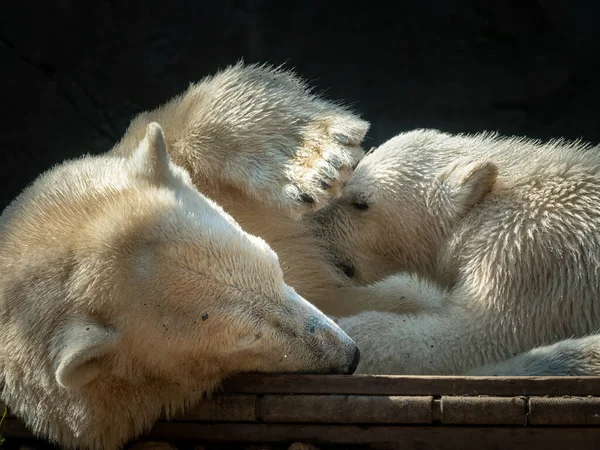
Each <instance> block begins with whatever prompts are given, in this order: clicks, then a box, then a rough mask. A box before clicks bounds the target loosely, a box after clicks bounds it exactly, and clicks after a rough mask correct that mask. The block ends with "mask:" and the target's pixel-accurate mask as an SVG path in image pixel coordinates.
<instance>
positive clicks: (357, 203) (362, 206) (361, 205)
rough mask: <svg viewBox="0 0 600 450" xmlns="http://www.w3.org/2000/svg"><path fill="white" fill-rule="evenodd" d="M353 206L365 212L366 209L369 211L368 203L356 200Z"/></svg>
mask: <svg viewBox="0 0 600 450" xmlns="http://www.w3.org/2000/svg"><path fill="white" fill-rule="evenodd" d="M352 206H354V207H355V208H356V209H360V210H363V211H364V210H365V209H369V205H367V203H366V202H364V201H362V200H356V201H355V202H354V203H352Z"/></svg>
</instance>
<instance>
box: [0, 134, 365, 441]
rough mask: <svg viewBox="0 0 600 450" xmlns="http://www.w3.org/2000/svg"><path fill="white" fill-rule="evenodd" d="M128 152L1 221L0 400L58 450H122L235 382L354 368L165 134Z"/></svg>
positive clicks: (40, 188)
mask: <svg viewBox="0 0 600 450" xmlns="http://www.w3.org/2000/svg"><path fill="white" fill-rule="evenodd" d="M135 147H136V148H135V149H134V152H133V154H132V156H131V157H130V158H124V157H118V156H115V155H112V156H109V155H106V156H99V157H84V158H81V159H79V160H74V161H69V162H66V163H64V164H62V165H60V166H58V167H56V168H54V169H53V170H51V171H49V172H48V173H47V174H45V175H43V176H41V177H40V178H39V179H38V180H37V181H36V182H35V183H34V184H33V185H32V186H30V187H29V188H28V189H27V190H26V191H24V192H23V193H22V194H21V195H20V196H19V197H17V199H16V200H15V201H14V202H13V203H12V204H11V205H10V206H9V207H8V208H7V209H6V210H5V211H4V212H3V214H2V215H1V216H0V267H2V270H1V271H0V400H1V401H2V402H4V403H6V404H7V405H8V406H9V407H10V409H11V411H12V412H14V413H16V414H17V415H18V416H20V417H21V418H23V419H24V421H25V423H26V424H27V425H28V426H29V427H30V428H31V429H32V431H34V432H35V433H36V434H38V435H41V436H43V437H45V438H48V439H50V440H52V441H54V442H57V443H58V444H60V445H61V446H62V447H69V448H76V447H77V448H89V449H100V448H102V449H106V450H114V449H117V448H118V447H120V446H121V445H122V444H123V443H125V442H126V441H128V440H129V439H131V438H133V437H135V436H136V435H139V434H140V433H142V432H144V431H145V430H147V429H148V428H149V427H150V426H151V425H152V424H153V422H154V421H155V420H156V419H158V417H159V416H160V414H161V411H163V410H164V411H165V412H166V413H167V415H168V416H170V415H172V414H174V413H176V412H178V411H179V410H181V409H182V408H183V407H185V406H186V405H189V404H192V403H194V402H195V401H197V400H198V399H199V398H201V396H202V395H203V394H204V393H206V392H207V391H210V390H211V389H213V388H214V387H215V385H216V384H217V383H218V382H219V381H220V380H221V379H222V378H223V377H225V376H227V375H230V374H232V373H235V372H241V371H261V372H274V371H275V372H282V371H287V372H290V371H293V372H298V371H300V372H306V371H309V372H314V373H317V372H326V373H332V372H333V373H351V372H352V371H353V370H354V368H355V367H356V364H357V363H358V351H357V349H356V346H355V345H354V343H353V342H352V340H351V339H350V338H348V336H346V335H345V334H344V333H343V332H342V331H341V330H340V329H339V328H338V327H337V326H336V325H335V324H334V323H333V322H331V320H329V319H328V318H327V317H326V316H324V315H323V314H322V313H321V312H319V311H318V310H317V309H316V308H315V307H314V306H312V305H311V304H310V303H309V302H307V301H306V300H304V299H303V298H301V297H300V296H299V295H298V294H296V293H295V291H294V290H293V289H292V288H290V287H289V286H288V285H286V284H285V283H284V280H283V275H282V272H281V269H280V267H279V264H278V260H277V256H276V255H275V253H274V252H273V251H272V250H271V249H270V248H269V247H268V245H266V244H265V242H264V241H262V240H261V239H259V238H256V237H254V236H251V235H249V234H247V233H246V232H244V231H243V230H242V229H241V228H240V226H239V225H238V224H237V223H235V221H234V220H233V219H232V218H231V217H230V216H228V215H227V214H226V213H225V212H224V211H223V210H222V209H221V208H220V207H219V206H218V205H216V204H215V203H214V202H212V201H211V200H209V199H207V198H206V197H204V196H203V195H201V194H200V193H199V192H198V191H197V190H196V189H195V187H194V186H193V185H192V183H191V180H190V178H189V176H188V174H187V173H186V172H185V171H184V170H182V169H181V168H179V167H177V166H176V165H174V164H172V163H171V162H170V161H169V157H168V155H167V150H166V147H165V142H164V139H163V134H162V131H161V128H160V126H158V125H157V124H150V125H149V126H148V127H147V134H146V136H145V138H144V139H143V140H142V142H141V143H138V144H137V145H136V146H135Z"/></svg>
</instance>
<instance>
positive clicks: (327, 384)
mask: <svg viewBox="0 0 600 450" xmlns="http://www.w3.org/2000/svg"><path fill="white" fill-rule="evenodd" d="M223 388H224V392H227V393H240V394H241V393H252V394H342V395H352V394H354V395H402V396H404V395H433V396H439V395H492V396H521V395H539V396H544V395H550V396H557V395H571V396H587V395H598V396H600V377H447V376H443V377H442V376H436V377H425V376H387V375H372V376H367V375H293V374H290V375H263V374H248V375H242V376H237V377H233V378H230V379H229V380H226V381H225V382H224V383H223Z"/></svg>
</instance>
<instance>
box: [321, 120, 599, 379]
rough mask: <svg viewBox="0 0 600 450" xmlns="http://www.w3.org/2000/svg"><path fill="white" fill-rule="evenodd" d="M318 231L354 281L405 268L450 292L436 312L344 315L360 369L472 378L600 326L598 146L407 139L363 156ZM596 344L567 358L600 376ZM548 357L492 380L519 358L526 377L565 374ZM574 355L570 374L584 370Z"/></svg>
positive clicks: (427, 134)
mask: <svg viewBox="0 0 600 450" xmlns="http://www.w3.org/2000/svg"><path fill="white" fill-rule="evenodd" d="M357 200H360V201H364V202H366V203H367V204H368V209H357V208H356V207H355V205H354V204H355V203H356V201H357ZM353 205H354V206H353ZM318 225H319V227H320V233H321V234H322V235H324V236H325V241H326V242H328V243H329V244H330V246H329V250H330V251H331V252H332V253H333V254H334V255H336V257H337V258H339V259H341V260H344V261H349V262H351V263H352V264H353V265H354V267H355V273H356V278H357V280H358V281H360V282H362V283H370V282H373V281H374V280H377V279H378V278H379V277H383V276H385V275H387V274H392V273H395V272H398V271H406V272H409V273H411V274H414V275H416V276H418V277H421V278H422V279H424V280H426V281H427V283H428V285H429V284H431V283H433V284H434V285H435V286H437V289H438V292H439V295H438V297H439V296H442V297H443V300H442V302H441V305H442V306H441V307H440V308H439V310H438V312H428V313H423V314H412V315H386V314H380V313H375V312H370V313H364V314H362V315H359V316H356V317H353V318H349V319H342V320H340V322H339V323H340V324H341V326H342V328H343V329H344V330H345V331H346V332H348V334H349V335H350V336H352V337H353V338H354V339H355V340H356V341H357V344H358V345H359V347H361V351H362V354H363V358H362V363H361V366H360V367H359V371H363V372H371V373H412V374H451V373H454V374H457V373H465V372H467V371H469V370H471V369H473V370H474V368H475V367H477V366H479V365H482V364H488V363H489V364H493V363H498V362H500V361H502V360H505V359H508V358H512V357H513V356H516V355H518V354H520V353H522V352H526V351H529V350H531V349H533V348H534V347H537V346H543V345H551V344H555V343H556V342H558V341H560V340H563V339H567V338H580V337H586V336H588V335H589V334H591V333H595V332H597V331H598V330H600V303H599V298H598V297H599V295H600V148H597V147H590V146H587V145H584V144H581V143H577V142H576V143H567V142H562V141H555V142H550V143H539V142H535V141H532V140H526V139H520V138H500V137H498V136H495V135H492V134H479V135H474V136H466V135H458V136H451V135H448V134H444V133H441V132H437V131H433V130H417V131H412V132H408V133H403V134H400V135H399V136H397V137H395V138H393V139H391V140H390V141H388V142H386V143H385V144H383V145H382V146H381V147H379V148H378V149H376V150H375V151H374V152H372V153H371V154H369V155H368V156H366V157H365V158H364V159H363V160H362V161H361V163H360V164H359V166H358V167H357V168H356V170H355V172H354V174H353V176H352V177H351V179H350V180H349V181H348V183H347V185H346V186H345V188H344V189H343V190H342V192H341V194H340V197H339V198H337V199H335V200H333V201H332V202H331V204H330V205H328V206H327V207H325V208H324V209H322V210H321V211H319V213H318ZM414 292H415V291H414V289H412V293H408V295H414ZM399 293H402V290H401V289H400V290H399ZM436 303H437V300H436ZM582 342H583V343H585V345H584V344H582ZM596 342H597V340H596V339H595V338H589V339H587V340H584V341H572V342H571V343H572V345H573V346H574V347H572V348H573V349H577V348H582V347H581V345H584V347H583V348H585V349H586V351H583V352H578V351H576V350H574V351H573V352H571V353H570V354H571V355H574V354H581V355H586V356H585V358H587V360H586V361H585V362H584V361H581V362H580V365H581V367H587V368H593V369H594V371H595V372H594V373H595V374H600V363H599V361H598V357H597V355H598V349H599V347H598V345H597V344H596ZM569 345H571V344H568V343H565V344H560V345H558V346H554V347H549V348H546V350H545V351H547V352H548V351H550V352H556V351H559V350H561V351H563V350H565V348H566V347H568V346H569ZM592 345H595V347H593V346H592ZM590 346H592V347H590ZM546 354H547V353H544V352H543V351H539V352H537V353H536V352H534V353H532V354H530V355H529V356H527V358H529V359H527V358H525V357H522V358H521V359H520V360H518V361H512V362H510V363H508V362H507V364H508V365H507V366H504V369H503V367H502V366H500V367H498V366H495V367H492V366H489V367H488V369H489V370H488V372H490V373H500V374H501V373H502V371H503V370H505V371H506V372H510V373H512V374H515V372H519V370H518V363H519V361H521V363H522V364H521V366H520V367H521V369H522V370H523V372H527V373H528V374H530V373H531V372H532V371H533V372H538V373H537V374H544V373H545V372H548V374H556V373H557V372H561V370H559V369H557V368H556V365H554V367H553V368H552V369H550V365H546V366H545V365H544V364H542V363H535V362H532V361H533V360H532V359H531V358H533V359H534V360H537V361H540V360H539V358H540V357H541V356H540V355H546ZM554 355H555V356H556V358H555V360H559V361H560V360H562V358H561V357H559V356H558V355H556V353H554ZM582 357H583V356H582ZM536 358H537V359H536ZM590 358H592V359H590ZM593 358H595V359H593ZM526 359H527V361H529V362H527V363H526V362H525V360H526ZM567 359H568V360H569V361H570V362H569V363H568V364H567V363H565V365H564V367H563V368H564V370H563V372H564V373H571V372H572V373H579V372H578V370H579V369H577V368H576V366H577V364H578V362H577V361H573V358H567ZM525 366H527V367H529V368H530V369H531V368H532V367H535V368H536V370H533V369H531V370H525ZM567 367H568V368H567ZM546 369H547V370H546Z"/></svg>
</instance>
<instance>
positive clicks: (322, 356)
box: [308, 316, 360, 375]
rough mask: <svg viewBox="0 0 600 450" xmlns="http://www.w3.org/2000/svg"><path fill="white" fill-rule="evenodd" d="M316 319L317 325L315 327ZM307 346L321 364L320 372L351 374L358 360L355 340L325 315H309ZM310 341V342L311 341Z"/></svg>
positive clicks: (358, 354) (358, 355)
mask: <svg viewBox="0 0 600 450" xmlns="http://www.w3.org/2000/svg"><path fill="white" fill-rule="evenodd" d="M317 320H318V323H319V326H318V327H315V325H314V324H315V322H316V321H317ZM308 328H309V330H308V331H309V336H310V338H312V339H310V341H309V348H311V350H312V351H313V353H314V354H315V356H316V357H317V359H318V360H321V361H323V362H324V364H322V370H321V371H322V372H325V373H331V374H342V375H351V374H353V373H354V371H355V370H356V367H357V366H358V363H359V361H360V350H359V349H358V347H357V346H356V344H355V342H354V341H353V340H352V339H351V338H350V337H349V336H348V335H347V334H346V333H345V332H344V331H343V330H342V329H341V328H340V327H339V326H338V325H337V324H336V323H334V322H333V321H331V320H329V319H328V318H327V317H325V316H321V317H318V318H317V317H311V320H309V323H308ZM311 341H312V342H311Z"/></svg>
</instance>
